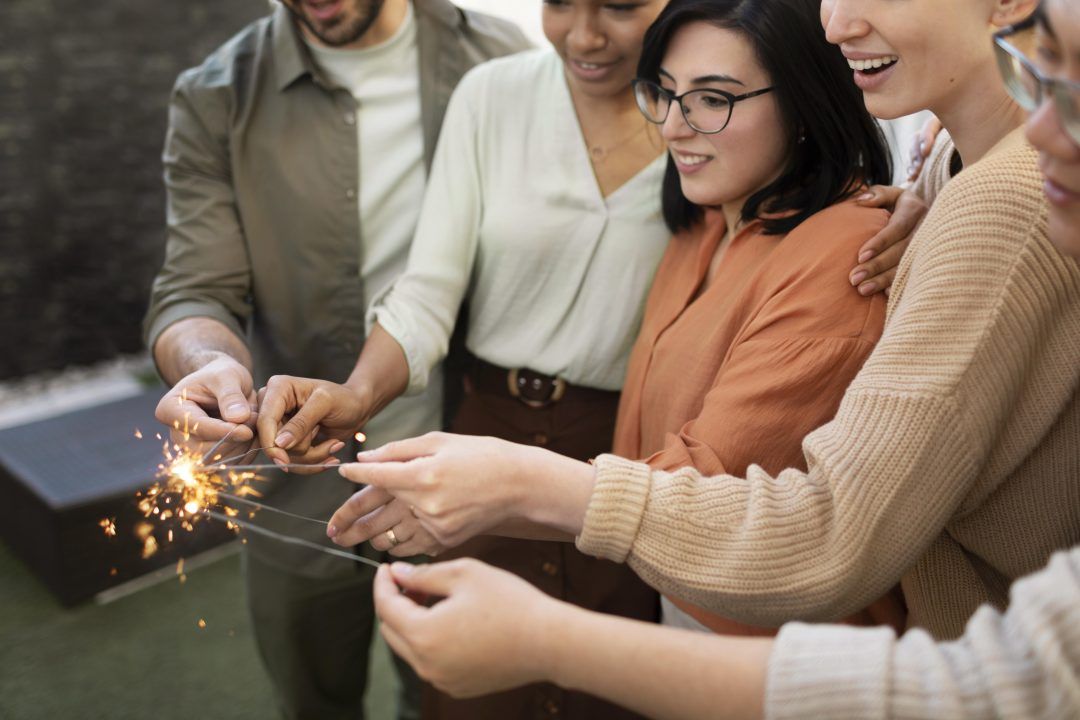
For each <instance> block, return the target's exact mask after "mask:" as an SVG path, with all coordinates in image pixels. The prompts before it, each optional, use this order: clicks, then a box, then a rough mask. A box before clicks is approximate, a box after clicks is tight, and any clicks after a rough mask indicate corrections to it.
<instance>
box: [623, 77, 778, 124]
mask: <svg viewBox="0 0 1080 720" xmlns="http://www.w3.org/2000/svg"><path fill="white" fill-rule="evenodd" d="M772 90H773V87H772V86H770V87H767V88H762V89H761V90H755V91H754V92H748V93H743V94H742V95H732V94H731V93H729V92H724V91H723V90H714V89H712V88H702V89H700V90H690V91H689V92H684V93H683V94H682V95H676V94H674V93H672V92H670V91H668V90H665V89H664V88H662V87H660V86H659V85H657V84H656V83H654V82H653V81H652V80H643V79H641V78H638V79H637V80H634V98H635V99H636V100H637V106H638V109H639V110H641V114H642V115H644V116H645V119H646V120H648V121H649V122H651V123H655V124H656V125H663V124H664V122H665V121H666V120H667V117H668V113H669V112H670V111H671V105H672V103H677V104H678V105H679V108H680V109H681V110H682V114H683V118H684V119H685V120H686V124H687V125H689V126H690V127H691V128H692V129H693V130H694V131H695V132H699V133H702V134H703V135H715V134H716V133H718V132H720V131H721V130H723V129H724V128H726V127H727V126H728V123H729V122H731V113H732V110H734V108H735V103H737V102H739V101H740V100H749V99H750V98H753V97H757V96H758V95H764V94H765V93H767V92H772Z"/></svg>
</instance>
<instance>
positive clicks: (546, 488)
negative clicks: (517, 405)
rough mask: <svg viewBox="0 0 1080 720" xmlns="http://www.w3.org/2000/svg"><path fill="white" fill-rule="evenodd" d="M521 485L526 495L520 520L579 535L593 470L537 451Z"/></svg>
mask: <svg viewBox="0 0 1080 720" xmlns="http://www.w3.org/2000/svg"><path fill="white" fill-rule="evenodd" d="M536 452H537V453H538V457H536V458H533V459H531V462H529V463H528V465H527V466H526V467H527V475H528V477H526V478H524V482H523V483H522V485H523V487H525V488H526V489H527V490H528V492H527V495H526V497H525V499H524V501H523V504H522V508H521V513H522V516H523V517H525V518H526V519H527V520H529V521H530V522H533V523H537V524H540V525H545V526H547V527H551V528H555V529H557V530H560V531H562V532H565V533H567V534H569V535H574V536H577V535H580V534H581V529H582V527H583V526H584V523H585V512H586V511H587V510H588V507H589V500H590V498H591V497H592V490H593V484H594V479H593V468H592V465H590V464H588V463H584V462H581V461H580V460H574V459H573V458H568V457H565V456H563V455H559V454H557V453H553V452H550V451H547V450H541V449H540V448H536Z"/></svg>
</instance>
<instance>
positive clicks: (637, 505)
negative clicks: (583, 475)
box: [577, 455, 652, 563]
mask: <svg viewBox="0 0 1080 720" xmlns="http://www.w3.org/2000/svg"><path fill="white" fill-rule="evenodd" d="M595 467H596V484H595V485H594V487H593V492H592V496H591V497H590V498H589V507H588V509H587V510H586V511H585V523H584V526H583V527H582V529H581V535H579V536H578V538H577V548H578V550H580V551H581V552H583V553H585V554H586V555H592V556H594V557H599V558H604V559H606V560H614V561H615V562H620V563H621V562H626V558H627V556H628V555H629V554H630V549H631V548H632V547H633V545H634V540H635V539H636V538H637V534H638V528H639V527H640V526H641V519H642V517H643V516H644V514H645V504H646V502H647V501H648V498H649V488H650V485H651V483H652V469H651V468H650V467H649V466H648V465H646V464H644V463H637V462H631V461H630V460H625V459H623V458H620V457H616V456H615V455H601V456H599V457H598V458H596V461H595Z"/></svg>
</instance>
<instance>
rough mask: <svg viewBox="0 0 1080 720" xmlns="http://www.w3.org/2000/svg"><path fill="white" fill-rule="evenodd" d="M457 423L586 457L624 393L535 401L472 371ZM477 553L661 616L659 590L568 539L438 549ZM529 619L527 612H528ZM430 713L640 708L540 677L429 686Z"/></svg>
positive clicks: (581, 595)
mask: <svg viewBox="0 0 1080 720" xmlns="http://www.w3.org/2000/svg"><path fill="white" fill-rule="evenodd" d="M465 386H466V389H465V397H464V398H463V401H462V404H461V407H460V408H459V410H458V412H457V415H456V417H455V419H454V422H453V423H452V424H451V430H452V431H453V432H455V433H460V434H463V435H491V436H495V437H500V438H503V439H505V440H511V441H513V442H517V443H522V444H526V445H540V446H543V447H546V448H548V449H550V450H553V451H555V452H558V453H561V454H563V455H567V456H569V457H573V458H577V459H579V460H587V459H589V458H592V457H595V456H596V455H599V454H601V453H604V452H609V451H610V450H611V439H612V436H613V435H614V429H615V413H616V410H617V408H618V402H619V399H618V394H617V393H608V392H601V391H598V390H589V389H579V388H573V387H571V388H570V389H569V390H568V391H567V393H566V396H565V397H564V398H563V399H562V400H560V401H559V402H556V403H554V404H553V405H550V406H548V407H545V408H541V409H536V408H530V407H528V406H526V405H525V404H523V403H522V402H520V401H519V400H517V399H515V398H512V397H510V395H509V393H507V392H499V390H498V388H497V387H491V386H490V384H488V386H482V387H480V388H479V389H478V388H477V383H475V382H472V381H471V380H470V379H469V378H466V383H465ZM455 557H474V558H478V559H480V560H483V561H484V562H486V563H489V564H491V565H495V566H497V567H500V568H503V569H505V570H509V571H511V572H513V573H515V574H516V575H518V576H520V577H522V578H524V579H526V580H528V581H529V582H531V583H532V584H533V585H535V586H536V587H538V588H540V589H541V590H543V591H544V592H546V593H547V594H548V595H551V596H553V597H557V598H559V599H561V600H566V601H568V602H572V603H574V604H575V605H579V606H581V607H583V608H587V609H589V610H596V611H599V612H604V613H608V614H611V615H621V616H623V617H628V618H636V619H638V620H648V621H653V622H655V621H656V620H657V619H658V618H659V597H658V595H657V593H656V591H655V590H653V589H652V588H650V587H649V586H647V585H646V584H645V583H644V582H642V581H641V580H640V579H639V578H638V577H637V576H636V575H635V574H634V573H633V572H632V571H631V570H630V569H629V568H628V567H626V566H625V565H619V564H616V563H612V562H608V561H606V560H597V559H595V558H591V557H587V556H585V555H582V554H581V553H579V552H578V551H577V549H576V548H574V546H573V545H571V544H569V543H557V542H543V541H534V540H515V539H509V538H499V537H490V536H485V537H479V538H476V539H474V540H470V541H469V542H467V543H465V544H463V545H462V546H460V547H458V548H455V549H454V550H453V551H449V552H447V553H445V554H444V555H442V556H440V557H439V560H440V561H442V560H447V559H450V558H455ZM522 621H523V622H528V618H522ZM423 717H424V718H425V719H426V720H516V719H518V718H521V719H523V720H541V719H543V720H550V719H551V718H569V719H570V720H630V719H631V718H639V717H640V716H639V715H637V714H636V713H632V712H630V711H629V710H625V709H623V708H620V707H619V706H617V705H613V704H611V703H609V702H606V701H604V700H600V699H598V698H596V697H593V696H591V695H586V694H584V693H579V692H568V691H565V690H562V689H560V688H558V687H556V686H555V685H550V684H537V685H529V686H527V687H523V688H519V689H516V690H510V691H506V692H500V693H496V694H494V695H486V696H484V697H479V698H471V699H468V700H454V699H453V698H451V697H450V696H448V695H445V694H443V693H441V692H439V691H438V690H436V689H435V688H434V687H432V686H431V685H425V686H424V695H423Z"/></svg>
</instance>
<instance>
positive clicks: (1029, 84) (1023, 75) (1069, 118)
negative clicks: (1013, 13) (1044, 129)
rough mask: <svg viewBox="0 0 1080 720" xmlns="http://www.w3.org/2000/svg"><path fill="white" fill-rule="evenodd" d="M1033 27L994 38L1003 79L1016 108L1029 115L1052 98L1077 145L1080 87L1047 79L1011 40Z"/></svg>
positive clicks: (1030, 22)
mask: <svg viewBox="0 0 1080 720" xmlns="http://www.w3.org/2000/svg"><path fill="white" fill-rule="evenodd" d="M1034 27H1035V20H1034V18H1030V19H1028V20H1025V21H1024V22H1022V23H1020V24H1019V25H1013V26H1011V27H1007V28H1005V29H1004V30H1001V31H1000V32H997V33H995V34H994V53H995V55H996V56H997V63H998V69H999V70H1000V71H1001V79H1002V80H1004V81H1005V89H1006V90H1008V91H1009V95H1010V96H1012V99H1013V100H1015V101H1016V104H1017V105H1019V106H1020V107H1022V108H1023V109H1024V110H1026V111H1028V112H1035V111H1036V110H1038V109H1039V108H1040V107H1042V104H1043V103H1044V102H1045V101H1046V99H1047V98H1052V99H1053V101H1054V107H1055V109H1056V110H1057V114H1058V118H1060V120H1061V125H1062V127H1064V128H1065V131H1066V132H1067V133H1068V134H1069V136H1070V137H1071V138H1072V139H1073V141H1074V142H1076V143H1080V83H1077V82H1072V81H1069V80H1062V79H1060V78H1048V77H1046V76H1045V75H1043V74H1042V72H1040V71H1039V69H1038V68H1037V67H1035V64H1034V63H1033V62H1031V60H1029V59H1028V58H1027V56H1026V55H1024V53H1023V52H1021V51H1020V49H1019V48H1017V47H1016V46H1015V45H1013V43H1012V42H1010V40H1009V38H1012V37H1014V36H1016V35H1018V34H1020V33H1022V32H1025V31H1030V30H1031V29H1032V28H1034Z"/></svg>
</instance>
